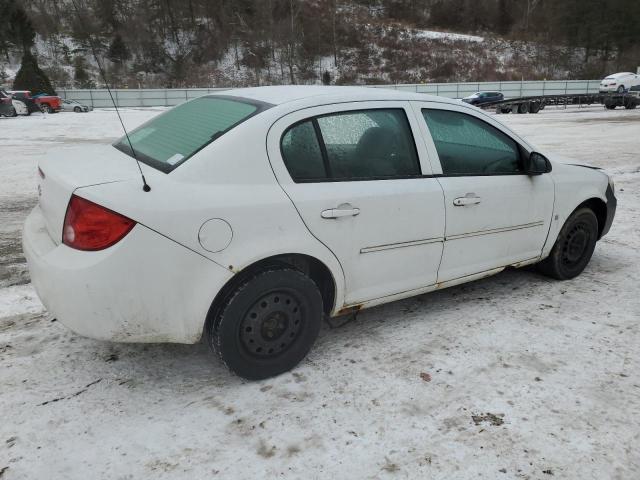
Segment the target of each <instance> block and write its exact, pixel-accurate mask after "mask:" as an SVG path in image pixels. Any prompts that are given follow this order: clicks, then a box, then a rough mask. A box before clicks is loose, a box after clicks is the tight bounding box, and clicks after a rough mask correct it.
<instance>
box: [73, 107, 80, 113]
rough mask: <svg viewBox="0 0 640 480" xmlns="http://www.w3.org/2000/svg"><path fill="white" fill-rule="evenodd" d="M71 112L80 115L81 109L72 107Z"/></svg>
mask: <svg viewBox="0 0 640 480" xmlns="http://www.w3.org/2000/svg"><path fill="white" fill-rule="evenodd" d="M73 111H74V112H76V113H80V112H82V109H81V108H80V107H73Z"/></svg>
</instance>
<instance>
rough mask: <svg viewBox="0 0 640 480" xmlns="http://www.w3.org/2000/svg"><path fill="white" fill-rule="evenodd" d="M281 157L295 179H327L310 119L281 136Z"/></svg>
mask: <svg viewBox="0 0 640 480" xmlns="http://www.w3.org/2000/svg"><path fill="white" fill-rule="evenodd" d="M282 157H283V158H284V161H285V163H286V165H287V168H288V169H289V173H290V174H291V177H292V178H294V179H295V180H296V181H301V182H310V181H314V180H315V181H318V180H326V179H327V170H326V168H325V162H324V158H323V157H322V151H321V150H320V144H319V143H318V137H317V136H316V131H315V128H314V126H313V123H312V121H311V120H307V121H305V122H302V123H299V124H297V125H295V126H293V127H292V128H290V129H289V130H287V132H286V133H285V134H284V136H283V137H282Z"/></svg>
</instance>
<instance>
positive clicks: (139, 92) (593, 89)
mask: <svg viewBox="0 0 640 480" xmlns="http://www.w3.org/2000/svg"><path fill="white" fill-rule="evenodd" d="M369 86H370V87H372V88H391V89H394V90H406V91H410V92H418V93H427V94H430V95H437V96H440V97H448V98H462V97H466V96H467V95H471V94H472V93H475V92H479V91H491V92H493V91H495V92H502V93H503V94H504V96H505V97H506V98H515V97H527V96H528V97H532V96H540V95H571V94H580V93H598V89H599V87H600V80H551V81H531V82H529V81H527V82H525V81H523V82H468V83H426V84H402V85H400V84H398V85H369ZM223 90H228V88H150V89H115V90H111V92H112V93H113V97H114V100H115V101H116V103H117V105H118V106H119V107H168V106H174V105H178V104H180V103H182V102H185V101H187V100H190V99H192V98H197V97H201V96H202V95H206V94H208V93H213V92H219V91H223ZM58 94H59V95H60V96H61V97H62V98H66V99H69V100H77V101H79V102H81V103H84V104H86V105H90V106H92V107H94V108H104V107H111V106H113V104H112V103H111V98H109V93H108V92H107V90H106V89H91V90H76V89H73V90H69V89H60V90H58Z"/></svg>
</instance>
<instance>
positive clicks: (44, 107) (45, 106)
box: [40, 103, 53, 113]
mask: <svg viewBox="0 0 640 480" xmlns="http://www.w3.org/2000/svg"><path fill="white" fill-rule="evenodd" d="M40 110H42V112H43V113H53V109H52V108H51V106H49V104H48V103H43V104H42V105H40Z"/></svg>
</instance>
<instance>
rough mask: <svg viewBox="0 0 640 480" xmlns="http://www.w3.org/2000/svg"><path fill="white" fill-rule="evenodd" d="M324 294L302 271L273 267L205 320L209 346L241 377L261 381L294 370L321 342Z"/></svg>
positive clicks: (243, 285) (249, 281)
mask: <svg viewBox="0 0 640 480" xmlns="http://www.w3.org/2000/svg"><path fill="white" fill-rule="evenodd" d="M322 318H323V302H322V296H321V295H320V290H319V289H318V286H317V285H316V284H315V282H314V281H313V280H311V279H310V278H309V277H307V276H306V275H305V274H303V273H302V272H300V271H298V270H294V269H292V268H288V267H286V266H273V267H269V268H266V269H265V270H262V271H259V272H257V273H255V274H253V275H251V276H249V277H247V278H245V279H243V280H242V281H241V282H240V283H239V284H238V285H237V286H236V287H235V289H233V291H231V292H230V293H229V294H228V295H226V297H225V298H223V299H222V301H221V302H220V305H219V306H218V307H217V308H212V309H211V311H210V312H209V316H208V318H207V328H206V336H207V340H208V342H209V346H210V347H211V348H212V349H213V351H214V352H216V353H217V354H218V355H219V356H220V358H221V359H222V361H223V362H224V363H225V365H227V367H228V368H229V369H230V370H231V371H233V372H234V373H235V374H237V375H239V376H240V377H243V378H246V379H248V380H260V379H263V378H268V377H273V376H275V375H279V374H281V373H284V372H286V371H288V370H291V369H292V368H293V367H295V366H296V365H297V364H298V363H300V361H301V360H302V359H303V358H304V357H305V356H306V355H307V353H308V352H309V350H310V349H311V347H312V345H313V343H314V342H315V340H316V337H317V336H318V332H319V331H320V326H321V324H322Z"/></svg>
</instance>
